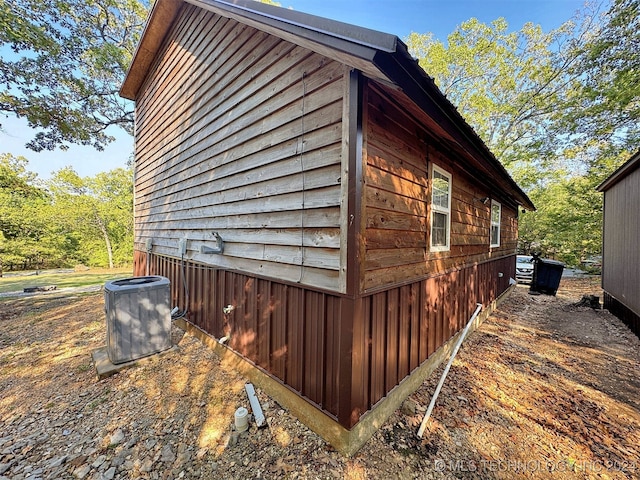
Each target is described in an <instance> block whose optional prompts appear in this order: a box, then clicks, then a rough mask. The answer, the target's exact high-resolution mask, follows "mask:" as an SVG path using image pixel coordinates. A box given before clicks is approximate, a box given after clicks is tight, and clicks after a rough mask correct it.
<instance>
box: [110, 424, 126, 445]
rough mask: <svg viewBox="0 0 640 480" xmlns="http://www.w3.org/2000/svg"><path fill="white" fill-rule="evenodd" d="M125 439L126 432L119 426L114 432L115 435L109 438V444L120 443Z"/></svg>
mask: <svg viewBox="0 0 640 480" xmlns="http://www.w3.org/2000/svg"><path fill="white" fill-rule="evenodd" d="M123 440H124V432H123V431H122V429H120V428H119V429H118V430H116V431H115V432H113V435H111V438H110V439H109V444H110V445H120V444H121V443H122V441H123Z"/></svg>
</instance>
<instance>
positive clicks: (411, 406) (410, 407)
mask: <svg viewBox="0 0 640 480" xmlns="http://www.w3.org/2000/svg"><path fill="white" fill-rule="evenodd" d="M402 413H404V414H405V415H408V416H411V415H415V414H416V402H414V401H413V400H411V399H407V400H405V401H404V402H403V403H402Z"/></svg>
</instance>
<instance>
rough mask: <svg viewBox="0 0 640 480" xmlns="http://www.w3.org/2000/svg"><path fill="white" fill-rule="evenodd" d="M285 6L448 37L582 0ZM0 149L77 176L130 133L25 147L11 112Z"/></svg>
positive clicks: (115, 154)
mask: <svg viewBox="0 0 640 480" xmlns="http://www.w3.org/2000/svg"><path fill="white" fill-rule="evenodd" d="M280 3H281V5H282V6H283V7H291V8H293V9H295V10H297V11H301V12H306V13H311V14H314V15H319V16H322V17H327V18H331V19H333V20H339V21H342V22H346V23H352V24H355V25H359V26H362V27H367V28H371V29H374V30H380V31H383V32H386V33H391V34H394V35H397V36H398V37H400V38H401V39H404V38H406V37H407V36H408V35H409V33H411V32H418V33H426V32H432V33H433V35H434V37H435V38H437V39H439V40H442V41H444V40H446V37H447V35H448V34H449V33H451V32H452V31H453V30H454V29H455V28H456V26H457V25H459V24H461V23H462V22H464V21H465V20H468V19H470V18H472V17H475V18H477V19H479V20H480V21H482V22H484V23H489V22H491V21H492V20H495V19H496V18H499V17H504V18H505V19H506V20H507V22H508V23H509V28H510V30H520V28H521V27H522V25H524V24H525V23H526V22H534V23H537V24H540V25H541V26H542V28H543V30H545V31H548V30H551V29H554V28H556V27H558V26H560V25H561V24H562V23H563V22H565V21H566V20H569V19H570V18H571V17H573V16H574V15H575V14H576V12H577V11H578V10H580V9H581V8H582V6H583V4H584V0H369V1H362V0H280ZM0 124H2V126H3V129H4V131H0V153H11V154H13V155H16V156H17V155H22V156H24V157H26V158H27V159H28V160H29V167H28V168H29V170H31V171H33V172H36V173H37V174H38V175H39V176H40V177H41V178H48V177H49V176H50V174H51V172H52V171H55V170H59V169H60V168H63V167H65V166H68V165H70V166H72V167H73V168H74V169H75V170H76V172H78V173H79V174H80V175H81V176H92V175H95V174H96V173H98V172H103V171H108V170H112V169H114V168H117V167H122V166H124V165H125V164H126V162H127V159H128V158H129V156H130V155H131V153H132V151H133V139H132V138H130V137H129V136H128V135H127V134H126V133H124V132H123V131H121V130H119V129H115V128H114V129H113V130H112V131H111V134H112V135H115V136H117V141H116V142H114V143H113V144H111V145H110V146H108V147H107V148H106V149H105V150H104V151H103V152H97V151H96V150H94V149H92V148H89V147H71V148H70V149H69V150H67V151H65V152H62V151H55V152H41V153H36V152H32V151H31V150H27V149H26V148H24V144H25V143H26V142H27V141H29V140H30V139H31V138H33V132H32V131H30V130H29V128H28V126H27V124H26V122H24V121H21V120H17V119H14V118H2V119H0Z"/></svg>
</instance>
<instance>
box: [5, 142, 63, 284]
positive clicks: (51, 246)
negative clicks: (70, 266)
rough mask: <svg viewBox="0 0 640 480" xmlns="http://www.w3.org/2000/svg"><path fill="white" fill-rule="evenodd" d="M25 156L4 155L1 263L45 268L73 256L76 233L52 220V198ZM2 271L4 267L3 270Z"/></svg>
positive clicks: (11, 265)
mask: <svg viewBox="0 0 640 480" xmlns="http://www.w3.org/2000/svg"><path fill="white" fill-rule="evenodd" d="M27 164H28V161H27V159H25V158H24V157H14V156H12V155H9V154H2V155H0V264H2V265H4V267H5V268H7V267H9V268H15V267H18V268H22V269H27V268H36V269H37V268H41V267H43V266H46V265H56V264H59V263H63V262H65V261H67V260H68V259H70V258H72V257H73V253H74V250H75V241H74V237H73V235H68V234H66V233H65V232H64V231H61V230H60V229H59V228H58V227H57V225H56V224H55V222H53V221H52V219H54V218H55V215H54V212H53V211H52V205H51V198H50V197H49V195H48V194H47V192H46V190H45V189H44V188H42V187H41V186H40V185H39V184H38V179H37V176H36V175H35V174H34V173H32V172H29V171H28V170H27ZM0 271H1V269H0Z"/></svg>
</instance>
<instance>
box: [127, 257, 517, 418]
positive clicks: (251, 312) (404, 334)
mask: <svg viewBox="0 0 640 480" xmlns="http://www.w3.org/2000/svg"><path fill="white" fill-rule="evenodd" d="M147 259H149V274H151V275H163V276H166V277H168V278H169V279H170V280H171V298H172V305H176V306H178V307H180V308H185V306H187V302H186V297H185V289H184V284H183V281H182V279H183V273H184V275H185V276H184V278H186V280H187V286H188V290H189V302H188V310H189V312H188V315H187V318H188V320H189V322H191V323H193V324H194V325H196V326H198V327H199V328H201V329H202V330H204V331H205V332H207V333H209V334H211V335H213V336H214V337H216V338H221V337H223V336H225V335H228V334H230V335H231V339H230V342H229V346H230V347H231V348H233V349H234V350H235V351H237V352H238V353H240V354H241V355H242V356H244V357H245V358H247V359H248V360H250V361H251V362H253V363H255V364H256V365H257V366H258V367H260V368H261V369H263V370H264V371H266V372H268V373H269V374H270V375H272V376H273V377H275V378H277V379H278V380H280V381H281V382H282V383H283V384H285V385H287V386H288V387H289V388H291V389H292V390H293V391H295V392H297V393H298V394H299V395H301V396H302V397H304V398H306V399H307V400H308V401H309V402H311V403H312V404H314V405H316V406H317V407H318V408H320V409H321V410H323V411H324V412H325V413H327V414H329V415H330V416H332V417H333V418H335V419H336V420H338V421H339V422H340V423H341V424H342V425H343V426H345V427H346V428H351V427H352V426H353V425H355V424H356V423H357V422H358V420H359V418H360V416H361V415H362V414H364V413H365V412H367V411H368V410H370V409H371V408H372V407H373V406H374V405H375V404H376V403H377V402H378V401H379V400H381V399H382V398H383V397H385V396H386V395H387V394H388V393H389V392H390V391H391V390H392V389H393V388H394V387H395V386H396V385H397V384H398V383H400V382H401V381H402V380H403V379H404V378H405V377H407V376H408V375H409V374H410V373H411V372H412V371H413V370H414V369H415V368H416V367H418V366H419V365H420V364H422V362H424V361H425V360H426V359H427V358H428V357H429V356H430V355H431V354H432V353H433V352H434V351H436V350H437V349H438V348H439V347H440V346H442V345H443V344H444V343H445V342H446V341H447V340H449V339H450V338H451V337H452V336H453V335H454V334H455V333H456V332H458V331H459V330H460V329H461V328H462V327H463V326H464V324H465V323H466V321H467V320H468V318H469V316H470V315H471V313H472V312H473V310H474V309H475V306H476V303H478V302H479V303H483V304H484V305H487V304H488V303H490V302H491V301H492V300H494V299H495V298H496V297H497V296H498V295H499V294H500V293H502V292H504V291H505V290H506V289H507V288H508V286H509V277H513V276H514V275H515V261H514V257H513V256H511V257H504V258H500V259H498V260H493V261H488V262H485V263H481V264H477V265H473V266H471V267H466V268H463V269H461V270H456V271H452V272H449V273H446V274H442V275H438V276H434V277H431V278H427V279H422V280H420V281H416V282H413V283H410V284H406V285H400V286H396V287H392V288H390V289H388V290H386V291H381V292H377V293H373V294H369V295H365V296H363V297H360V298H355V299H354V298H349V297H347V296H341V295H336V294H331V293H327V292H323V291H315V290H311V289H309V288H305V287H302V286H297V285H291V284H285V283H280V282H276V281H274V280H270V279H266V278H259V277H254V276H250V275H246V274H242V273H238V272H232V271H225V270H219V269H215V268H213V267H210V266H204V265H200V264H196V263H193V262H191V261H185V262H184V268H183V263H182V261H181V260H180V259H178V258H172V257H164V256H160V255H155V254H151V255H149V257H147V254H146V253H144V252H140V251H136V253H135V262H134V274H135V275H145V274H146V273H147ZM499 272H502V273H503V275H502V276H499V275H498V273H499ZM227 305H232V306H233V307H234V310H233V311H232V312H231V313H230V314H228V315H224V314H223V308H224V307H226V306H227Z"/></svg>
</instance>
